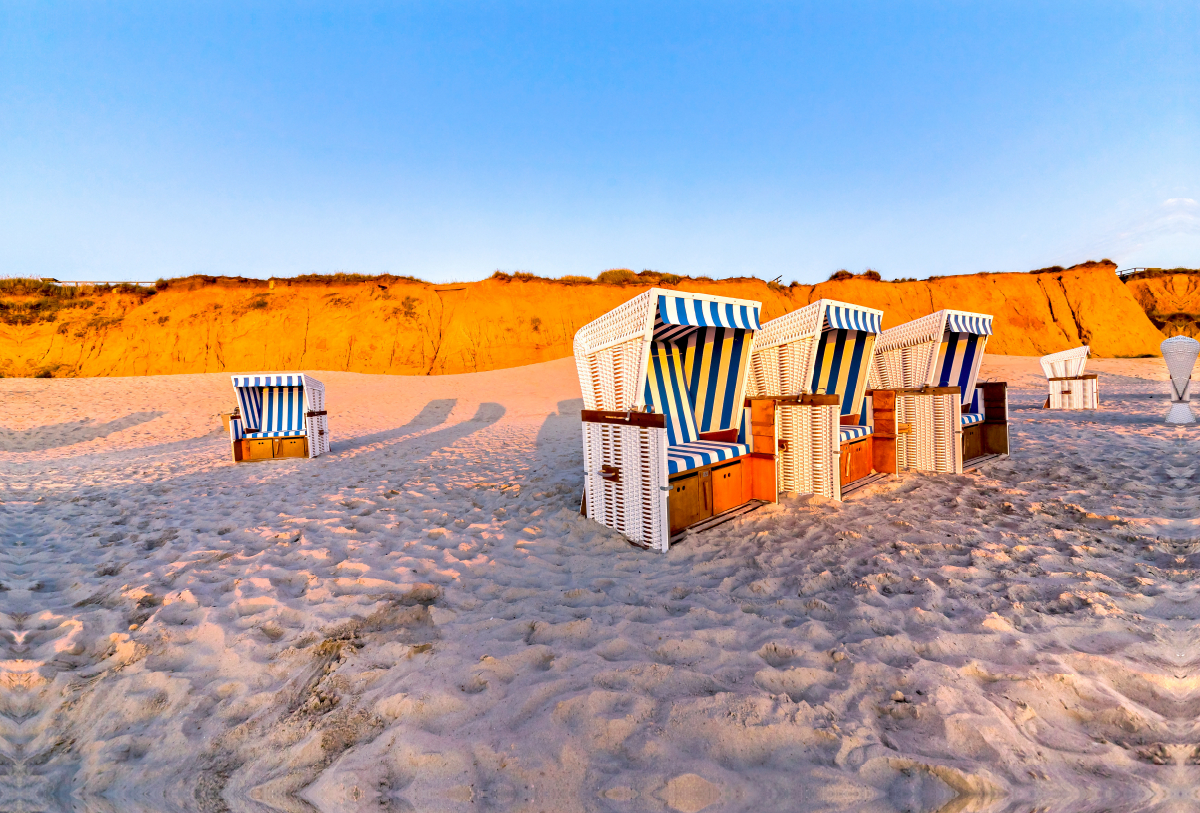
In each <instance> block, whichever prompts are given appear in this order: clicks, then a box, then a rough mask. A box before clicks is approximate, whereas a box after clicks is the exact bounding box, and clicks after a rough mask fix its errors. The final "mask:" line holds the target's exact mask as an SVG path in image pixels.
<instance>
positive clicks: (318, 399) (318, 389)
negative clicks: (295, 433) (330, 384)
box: [304, 375, 329, 457]
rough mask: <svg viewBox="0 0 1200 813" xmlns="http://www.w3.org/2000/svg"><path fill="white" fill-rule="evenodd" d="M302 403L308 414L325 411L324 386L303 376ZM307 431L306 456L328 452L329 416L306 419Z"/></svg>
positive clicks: (311, 378)
mask: <svg viewBox="0 0 1200 813" xmlns="http://www.w3.org/2000/svg"><path fill="white" fill-rule="evenodd" d="M304 401H305V404H306V406H307V407H308V411H309V412H324V411H325V385H324V384H322V383H321V382H320V381H318V380H317V379H315V378H313V377H312V376H311V375H306V376H304ZM304 423H305V427H306V429H307V430H308V456H309V457H316V456H317V455H322V454H325V453H326V452H328V451H329V416H328V415H314V416H312V417H311V418H306V419H305V421H304Z"/></svg>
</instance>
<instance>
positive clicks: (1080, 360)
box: [1041, 344, 1092, 378]
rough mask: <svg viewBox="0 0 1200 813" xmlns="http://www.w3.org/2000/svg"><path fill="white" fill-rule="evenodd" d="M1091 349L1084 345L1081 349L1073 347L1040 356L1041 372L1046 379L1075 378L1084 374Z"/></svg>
mask: <svg viewBox="0 0 1200 813" xmlns="http://www.w3.org/2000/svg"><path fill="white" fill-rule="evenodd" d="M1091 352H1092V349H1091V348H1090V347H1088V346H1087V345H1086V344H1085V345H1084V346H1083V347H1073V348H1071V349H1070V350H1062V351H1060V352H1058V353H1051V354H1049V355H1047V356H1042V358H1041V362H1042V372H1044V373H1045V374H1046V378H1075V377H1076V376H1081V375H1083V373H1084V368H1085V367H1087V360H1088V355H1089V354H1090V353H1091Z"/></svg>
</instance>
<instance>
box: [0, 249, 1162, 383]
mask: <svg viewBox="0 0 1200 813" xmlns="http://www.w3.org/2000/svg"><path fill="white" fill-rule="evenodd" d="M1114 271H1115V267H1114V266H1112V265H1111V264H1107V263H1089V264H1086V265H1083V266H1075V267H1073V268H1069V269H1066V270H1064V271H1060V272H1054V273H1036V274H1033V273H1030V274H977V275H971V276H958V277H942V278H935V279H930V280H924V281H916V282H879V281H872V280H868V279H865V278H862V277H857V278H853V279H848V280H840V281H831V282H823V283H820V284H818V285H793V286H789V287H781V286H777V285H771V284H768V283H765V282H762V281H760V280H755V279H740V280H720V281H703V280H686V279H685V280H682V281H680V282H679V283H678V284H676V285H663V286H661V287H674V288H678V289H679V290H685V291H695V292H700V293H714V294H721V295H724V296H732V297H739V298H743V299H753V300H757V301H760V302H762V304H763V310H762V318H763V320H764V321H766V320H768V319H772V318H774V317H776V316H780V315H782V314H784V313H786V312H788V311H791V310H795V309H796V308H799V307H802V306H804V305H806V304H808V303H809V302H812V301H814V300H816V299H820V298H822V297H824V298H828V299H837V300H842V301H845V302H852V303H857V304H860V305H867V306H870V307H876V308H880V309H882V310H883V311H884V314H885V315H884V326H885V327H890V326H893V325H898V324H901V323H903V322H907V321H909V320H911V319H916V318H918V317H921V316H924V315H925V314H928V313H930V312H932V311H935V310H939V309H941V308H957V309H960V310H968V311H979V312H983V313H991V314H993V315H994V316H995V322H994V329H995V335H994V336H993V337H992V339H991V340H990V342H989V343H988V352H989V353H1000V354H1013V355H1041V354H1044V353H1050V352H1054V351H1057V350H1065V349H1067V348H1069V347H1075V346H1078V345H1079V344H1082V343H1089V344H1091V346H1092V348H1093V351H1094V352H1095V353H1096V354H1097V355H1099V356H1138V355H1144V354H1153V353H1157V351H1158V344H1159V343H1160V342H1161V341H1162V339H1163V334H1162V333H1160V332H1159V331H1158V330H1157V329H1156V328H1155V326H1154V325H1153V324H1152V323H1151V322H1150V320H1149V319H1148V318H1147V316H1146V314H1145V312H1144V311H1143V309H1142V307H1141V306H1140V305H1139V303H1138V301H1137V300H1136V299H1135V298H1134V295H1133V293H1132V292H1131V290H1130V289H1128V288H1127V287H1126V286H1125V285H1123V284H1122V283H1121V282H1120V280H1119V279H1118V278H1117V277H1116V275H1115V273H1114ZM649 287H652V286H651V285H650V284H649V283H646V284H629V285H607V284H599V283H563V282H553V281H548V280H541V279H530V280H520V279H512V280H501V279H488V280H484V281H482V282H474V283H464V284H458V285H431V284H428V283H423V282H418V281H413V280H407V279H396V278H387V279H379V280H371V281H364V282H346V283H330V284H326V283H323V282H312V281H304V282H300V281H288V280H275V281H274V282H273V283H268V282H266V281H246V280H243V281H231V280H226V281H221V280H218V281H217V282H215V283H214V282H206V281H204V280H201V279H196V278H194V279H190V280H184V281H175V282H172V283H171V284H170V285H168V286H167V287H166V288H165V289H163V290H159V291H158V292H156V293H154V294H150V293H148V292H144V293H135V292H116V291H112V292H99V293H88V292H86V291H85V292H83V293H81V294H80V295H79V296H78V297H76V299H74V300H64V301H62V302H60V303H59V304H58V305H57V306H53V303H51V304H50V305H47V304H45V303H42V304H38V303H39V301H40V300H39V299H38V297H37V296H35V295H27V296H24V297H22V296H7V297H4V298H2V299H0V316H3V318H4V323H3V324H0V372H3V374H4V375H8V376H31V375H38V374H41V375H53V376H108V375H155V374H171V373H201V372H220V371H254V370H300V369H303V370H346V371H351V372H364V373H392V374H404V375H427V374H444V373H462V372H476V371H483V370H492V369H498V368H504V367H514V366H519V365H524V364H532V363H534V362H539V361H548V360H550V359H556V358H562V357H564V356H569V355H571V340H572V338H573V336H574V334H575V332H576V331H577V330H578V329H579V328H580V327H581V326H583V325H584V324H586V323H587V322H589V321H591V320H592V319H595V318H596V317H598V316H600V315H601V314H603V313H604V312H606V311H608V310H610V309H611V308H613V307H615V306H617V305H619V304H621V303H622V302H625V301H626V300H628V299H630V298H632V297H633V296H635V295H636V294H638V293H639V292H641V291H643V290H646V289H647V288H649ZM43 299H44V297H43Z"/></svg>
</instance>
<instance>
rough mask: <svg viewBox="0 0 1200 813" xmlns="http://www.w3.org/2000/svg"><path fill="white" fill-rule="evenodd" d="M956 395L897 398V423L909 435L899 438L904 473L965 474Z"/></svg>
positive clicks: (898, 460) (898, 452)
mask: <svg viewBox="0 0 1200 813" xmlns="http://www.w3.org/2000/svg"><path fill="white" fill-rule="evenodd" d="M959 412H960V409H959V404H958V396H957V395H955V394H954V393H903V394H900V395H898V396H897V397H896V423H897V424H907V425H908V426H909V427H910V431H908V432H902V433H899V434H897V435H896V465H897V467H898V468H899V469H900V470H901V471H905V470H909V469H912V470H916V471H933V472H940V473H943V474H962V463H963V461H962V440H961V437H960V436H961V435H962V421H960V420H959V419H958V415H959Z"/></svg>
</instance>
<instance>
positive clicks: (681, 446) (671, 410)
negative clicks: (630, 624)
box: [574, 288, 776, 551]
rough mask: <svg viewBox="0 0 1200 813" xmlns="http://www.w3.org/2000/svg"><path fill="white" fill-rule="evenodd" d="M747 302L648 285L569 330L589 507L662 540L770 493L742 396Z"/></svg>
mask: <svg viewBox="0 0 1200 813" xmlns="http://www.w3.org/2000/svg"><path fill="white" fill-rule="evenodd" d="M759 307H760V306H759V303H758V302H752V301H749V300H742V299H730V298H728V297H721V296H709V295H705V294H692V293H684V292H682V291H668V290H663V289H660V288H653V289H651V290H649V291H647V292H645V293H643V294H640V295H638V296H637V297H634V298H633V299H631V300H630V301H628V302H626V303H625V304H624V305H621V306H620V307H617V308H615V309H613V310H612V311H609V312H608V313H607V314H605V315H604V316H601V317H600V318H599V319H597V320H595V321H594V322H591V323H590V324H588V325H585V326H584V327H583V328H581V329H580V330H579V332H578V333H576V334H575V342H574V349H575V363H576V366H577V368H578V371H579V385H580V388H581V389H582V391H583V402H584V407H585V409H584V412H583V416H582V417H583V456H584V466H585V469H586V481H585V494H584V501H585V504H586V511H587V516H588V517H589V518H591V519H593V520H595V521H597V522H599V523H601V524H603V525H607V526H608V527H610V528H614V529H616V530H617V531H620V532H621V533H622V534H624V535H625V537H626V538H627V539H629V540H630V541H631V542H634V543H635V544H638V545H642V546H645V547H648V548H652V549H654V550H659V551H666V550H667V548H668V546H669V544H670V540H671V537H672V536H673V535H675V534H678V533H680V532H682V531H683V530H684V529H685V528H688V527H691V526H693V525H696V524H697V523H703V522H705V521H707V520H710V519H713V518H715V517H719V516H720V515H722V514H726V513H727V512H729V511H731V510H733V509H737V508H739V507H741V506H744V505H746V504H748V503H755V504H757V503H756V502H755V499H756V498H760V499H769V500H771V501H774V500H775V497H776V492H775V483H774V459H773V458H771V457H770V456H767V457H766V458H765V459H764V461H763V462H762V463H760V464H759V465H758V468H761V469H763V470H764V471H765V474H763V475H762V476H760V477H759V478H758V480H756V477H755V474H756V467H755V466H754V465H753V461H752V457H753V456H752V455H751V449H750V445H749V437H748V424H747V421H746V419H745V407H744V398H745V391H746V378H747V375H748V373H749V368H750V353H751V350H752V347H753V343H754V334H755V332H756V331H758V329H759V321H758V312H759ZM764 478H765V479H764ZM768 479H769V481H770V482H766V480H768Z"/></svg>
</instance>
